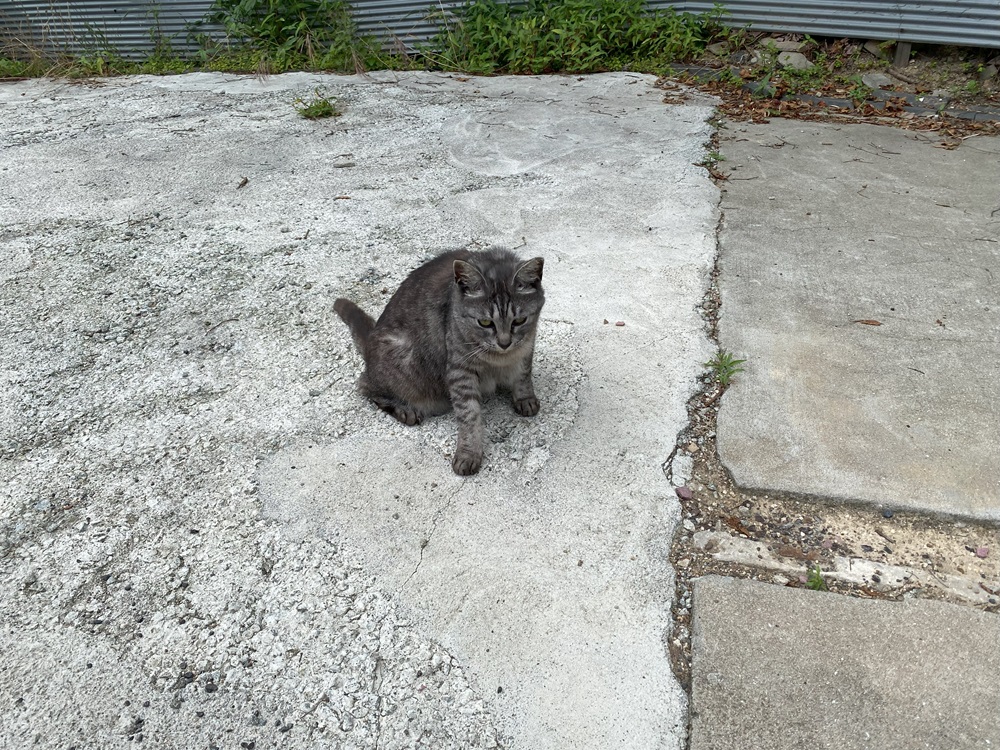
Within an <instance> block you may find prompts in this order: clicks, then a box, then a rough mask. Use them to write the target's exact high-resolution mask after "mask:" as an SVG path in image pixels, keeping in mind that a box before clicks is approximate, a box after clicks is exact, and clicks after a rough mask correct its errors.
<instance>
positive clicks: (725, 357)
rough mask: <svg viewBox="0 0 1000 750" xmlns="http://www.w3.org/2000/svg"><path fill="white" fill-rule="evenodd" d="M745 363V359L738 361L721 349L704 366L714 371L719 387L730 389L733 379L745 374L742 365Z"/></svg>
mask: <svg viewBox="0 0 1000 750" xmlns="http://www.w3.org/2000/svg"><path fill="white" fill-rule="evenodd" d="M744 362H746V360H745V359H736V358H735V357H734V356H733V355H732V354H730V353H729V352H727V351H726V350H725V349H720V350H719V351H718V352H716V354H715V356H714V357H712V358H711V359H710V360H708V362H706V363H705V364H704V366H705V367H707V368H708V369H709V370H711V371H712V375H713V376H714V377H715V380H716V382H718V383H719V385H721V386H722V387H723V388H728V387H729V383H730V381H732V379H733V377H734V376H735V375H736V374H737V373H740V372H743V368H742V367H740V365H741V364H743V363H744Z"/></svg>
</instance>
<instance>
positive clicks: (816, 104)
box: [661, 31, 1000, 148]
mask: <svg viewBox="0 0 1000 750" xmlns="http://www.w3.org/2000/svg"><path fill="white" fill-rule="evenodd" d="M915 50H916V51H915V52H914V53H913V54H912V56H911V59H910V60H909V62H908V63H907V64H906V65H905V66H895V65H894V64H893V59H892V52H893V50H892V45H891V44H888V43H886V44H881V45H879V44H876V43H873V42H862V41H858V40H849V39H820V40H816V39H813V38H812V37H809V36H807V35H802V34H771V35H767V34H750V33H747V32H742V31H741V32H734V33H733V34H732V35H731V36H730V38H729V40H728V41H726V42H720V43H717V44H713V45H710V46H709V48H708V49H707V50H706V54H705V55H704V56H703V57H702V58H701V59H699V60H697V61H695V64H693V65H685V66H678V67H677V68H676V72H677V74H678V75H679V76H680V78H681V79H682V80H685V81H689V82H691V83H693V84H694V85H696V86H698V87H699V88H701V89H702V90H704V91H707V92H709V93H711V94H713V95H715V96H717V97H719V99H720V111H721V113H722V114H724V115H725V116H726V117H728V118H729V119H732V120H736V121H747V120H750V121H754V122H763V121H766V120H767V118H769V117H792V118H799V119H805V120H825V121H837V120H847V121H867V122H873V123H877V124H886V125H892V126H895V127H902V128H905V129H908V130H919V131H927V132H929V133H933V134H936V135H937V136H939V138H936V139H935V142H934V145H936V146H939V147H942V148H957V147H958V146H959V145H961V143H962V142H963V141H964V140H965V139H967V138H969V137H973V136H976V135H997V134H1000V72H998V70H1000V56H998V55H997V54H996V52H995V51H993V52H991V51H987V50H977V49H972V48H959V47H936V46H919V47H916V48H915ZM661 85H663V86H664V87H665V88H667V89H670V88H671V87H672V83H670V82H669V81H668V80H667V79H665V80H664V82H663V83H662V84H661ZM667 96H668V101H673V99H671V97H676V96H677V92H676V91H668V95H667Z"/></svg>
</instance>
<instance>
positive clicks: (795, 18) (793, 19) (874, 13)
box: [649, 0, 1000, 49]
mask: <svg viewBox="0 0 1000 750" xmlns="http://www.w3.org/2000/svg"><path fill="white" fill-rule="evenodd" d="M649 4H650V6H651V7H666V6H669V5H676V4H674V3H669V2H659V1H658V0H653V1H652V2H650V3H649ZM724 5H725V6H726V10H728V11H729V14H728V15H727V16H726V23H727V24H729V25H732V26H736V27H741V26H746V25H747V24H752V28H755V29H759V30H761V31H796V32H802V33H806V34H812V35H813V36H832V37H853V38H855V39H877V40H885V39H893V40H898V41H906V42H926V43H930V44H962V45H967V46H969V47H987V48H995V49H1000V0H937V2H917V3H900V2H890V1H889V0H793V1H792V2H778V1H777V0H766V1H765V0H726V1H725V3H724ZM712 7H713V3H712V2H687V3H684V10H687V11H690V12H692V13H707V12H709V11H711V10H712Z"/></svg>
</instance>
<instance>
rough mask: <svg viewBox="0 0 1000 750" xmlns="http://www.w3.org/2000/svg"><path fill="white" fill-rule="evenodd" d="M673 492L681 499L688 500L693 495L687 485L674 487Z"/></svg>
mask: <svg viewBox="0 0 1000 750" xmlns="http://www.w3.org/2000/svg"><path fill="white" fill-rule="evenodd" d="M674 492H676V493H677V497H679V498H680V499H681V500H690V499H691V498H692V497H694V493H693V492H692V491H691V489H690V488H688V487H676V488H675V489H674Z"/></svg>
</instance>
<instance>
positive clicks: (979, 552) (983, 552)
mask: <svg viewBox="0 0 1000 750" xmlns="http://www.w3.org/2000/svg"><path fill="white" fill-rule="evenodd" d="M988 554H990V548H989V547H980V548H979V549H977V550H976V557H981V558H985V557H986V556H987V555H988Z"/></svg>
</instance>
